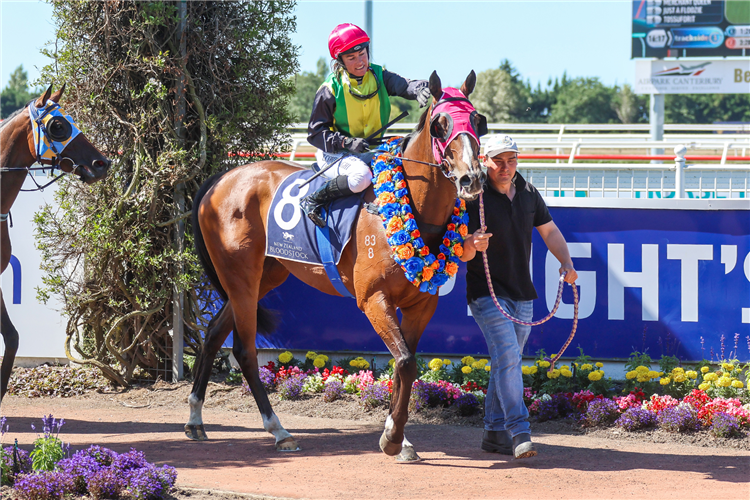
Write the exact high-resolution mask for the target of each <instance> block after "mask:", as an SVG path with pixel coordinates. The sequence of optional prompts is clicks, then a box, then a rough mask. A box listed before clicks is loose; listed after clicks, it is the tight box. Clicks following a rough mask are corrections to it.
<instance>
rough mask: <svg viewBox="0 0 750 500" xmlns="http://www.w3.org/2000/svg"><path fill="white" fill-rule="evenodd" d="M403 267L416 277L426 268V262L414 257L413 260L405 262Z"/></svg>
mask: <svg viewBox="0 0 750 500" xmlns="http://www.w3.org/2000/svg"><path fill="white" fill-rule="evenodd" d="M402 265H403V266H404V268H405V269H406V271H407V272H409V273H412V274H415V275H416V274H417V273H418V272H419V271H421V270H422V268H423V267H424V261H423V260H422V259H420V258H419V257H412V258H411V259H409V260H407V261H406V262H404V263H403V264H402ZM409 281H414V280H413V279H412V280H409Z"/></svg>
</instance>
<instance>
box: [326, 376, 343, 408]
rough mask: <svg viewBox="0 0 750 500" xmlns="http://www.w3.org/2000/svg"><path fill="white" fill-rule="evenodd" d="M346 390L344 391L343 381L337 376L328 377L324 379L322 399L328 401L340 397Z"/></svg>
mask: <svg viewBox="0 0 750 500" xmlns="http://www.w3.org/2000/svg"><path fill="white" fill-rule="evenodd" d="M345 392H346V391H344V383H343V382H342V381H340V380H339V379H337V378H333V377H331V378H329V379H328V380H327V381H326V387H325V390H324V392H323V401H325V402H326V403H330V402H331V401H336V400H337V399H341V397H342V396H343V395H344V393H345Z"/></svg>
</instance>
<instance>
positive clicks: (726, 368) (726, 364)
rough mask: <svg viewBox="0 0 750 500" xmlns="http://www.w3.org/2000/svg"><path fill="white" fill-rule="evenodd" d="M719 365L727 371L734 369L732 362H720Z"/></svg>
mask: <svg viewBox="0 0 750 500" xmlns="http://www.w3.org/2000/svg"><path fill="white" fill-rule="evenodd" d="M721 367H722V368H724V369H725V370H726V371H728V372H731V371H732V370H734V365H733V364H732V363H722V364H721Z"/></svg>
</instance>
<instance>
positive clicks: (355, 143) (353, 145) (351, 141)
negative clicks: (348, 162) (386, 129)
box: [344, 137, 370, 153]
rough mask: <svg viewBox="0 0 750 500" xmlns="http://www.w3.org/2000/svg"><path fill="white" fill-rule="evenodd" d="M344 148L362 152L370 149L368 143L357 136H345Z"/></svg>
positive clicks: (353, 151)
mask: <svg viewBox="0 0 750 500" xmlns="http://www.w3.org/2000/svg"><path fill="white" fill-rule="evenodd" d="M344 149H348V150H349V151H351V152H352V153H364V152H365V151H367V150H368V149H370V144H368V142H367V141H366V140H364V139H360V138H358V137H354V138H352V137H347V138H346V139H344Z"/></svg>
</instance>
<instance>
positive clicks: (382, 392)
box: [359, 383, 391, 410]
mask: <svg viewBox="0 0 750 500" xmlns="http://www.w3.org/2000/svg"><path fill="white" fill-rule="evenodd" d="M390 402H391V393H390V392H389V391H388V385H386V384H383V383H375V384H371V385H368V386H367V387H365V388H364V389H362V393H361V395H360V399H359V404H360V405H361V406H362V407H363V408H364V409H365V410H371V409H373V408H377V407H378V406H387V405H388V404H389V403H390Z"/></svg>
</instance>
